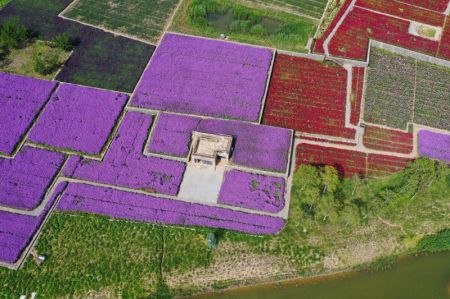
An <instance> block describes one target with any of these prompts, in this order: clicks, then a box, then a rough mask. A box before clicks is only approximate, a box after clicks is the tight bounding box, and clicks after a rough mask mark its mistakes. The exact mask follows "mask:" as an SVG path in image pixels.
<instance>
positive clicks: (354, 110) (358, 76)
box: [350, 67, 365, 126]
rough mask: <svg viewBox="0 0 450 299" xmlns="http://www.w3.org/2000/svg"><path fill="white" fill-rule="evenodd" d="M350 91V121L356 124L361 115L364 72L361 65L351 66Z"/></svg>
mask: <svg viewBox="0 0 450 299" xmlns="http://www.w3.org/2000/svg"><path fill="white" fill-rule="evenodd" d="M352 72H353V77H352V93H351V96H350V105H351V107H350V123H351V124H353V125H355V126H356V125H358V123H359V118H360V115H361V102H362V97H363V89H364V72H365V68H363V67H353V68H352Z"/></svg>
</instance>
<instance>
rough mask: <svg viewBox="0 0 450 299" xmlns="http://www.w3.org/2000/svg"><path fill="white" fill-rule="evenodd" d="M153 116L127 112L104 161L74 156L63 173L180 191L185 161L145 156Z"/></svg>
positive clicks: (148, 188) (161, 190) (147, 188)
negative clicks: (144, 151) (144, 150)
mask: <svg viewBox="0 0 450 299" xmlns="http://www.w3.org/2000/svg"><path fill="white" fill-rule="evenodd" d="M151 124H152V117H151V116H150V115H148V114H142V113H139V112H128V113H127V114H126V115H125V118H124V119H123V121H122V123H121V125H120V127H119V130H118V132H117V134H116V135H115V137H114V139H113V141H112V143H111V146H110V148H109V149H108V151H107V153H106V155H105V157H104V159H103V160H102V161H93V160H90V159H83V158H80V157H77V156H72V157H71V158H70V159H69V161H68V163H67V165H66V167H65V168H64V170H63V175H64V176H68V177H72V178H77V179H82V180H88V181H92V182H96V183H104V184H111V185H115V186H122V187H128V188H133V189H141V190H145V191H147V192H157V193H163V194H169V195H176V194H177V193H178V190H179V187H180V184H181V181H182V179H183V174H184V170H185V164H184V163H182V162H178V161H172V160H165V159H159V158H155V157H146V156H144V154H143V148H144V144H145V141H146V139H147V136H148V131H149V129H150V126H151Z"/></svg>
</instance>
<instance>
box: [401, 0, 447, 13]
mask: <svg viewBox="0 0 450 299" xmlns="http://www.w3.org/2000/svg"><path fill="white" fill-rule="evenodd" d="M399 2H404V3H408V4H411V5H416V6H419V7H423V8H426V9H430V10H434V11H439V12H444V11H445V10H446V9H447V6H448V0H433V1H430V0H400V1H399Z"/></svg>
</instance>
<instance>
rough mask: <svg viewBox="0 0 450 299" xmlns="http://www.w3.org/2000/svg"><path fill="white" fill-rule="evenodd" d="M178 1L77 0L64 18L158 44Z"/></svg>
mask: <svg viewBox="0 0 450 299" xmlns="http://www.w3.org/2000/svg"><path fill="white" fill-rule="evenodd" d="M178 2H179V0H111V1H110V0H108V1H107V0H80V1H78V2H76V4H75V5H74V6H72V7H71V8H70V9H69V10H68V11H66V13H65V14H64V16H65V17H68V18H71V19H75V20H78V21H81V22H85V23H88V24H92V25H96V26H101V27H104V28H106V29H109V30H112V31H114V32H118V33H124V34H127V35H130V36H135V37H138V38H142V39H145V40H148V41H150V42H152V43H156V42H158V40H159V38H160V36H161V34H162V32H163V31H164V28H165V27H166V25H167V22H168V21H169V19H170V17H171V15H172V13H173V11H174V10H175V8H176V6H177V4H178Z"/></svg>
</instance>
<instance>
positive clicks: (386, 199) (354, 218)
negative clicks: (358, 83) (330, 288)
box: [0, 159, 450, 298]
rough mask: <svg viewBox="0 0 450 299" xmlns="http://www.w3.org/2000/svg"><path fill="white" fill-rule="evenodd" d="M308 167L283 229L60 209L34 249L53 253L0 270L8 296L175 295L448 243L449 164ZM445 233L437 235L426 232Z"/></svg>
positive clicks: (2, 293)
mask: <svg viewBox="0 0 450 299" xmlns="http://www.w3.org/2000/svg"><path fill="white" fill-rule="evenodd" d="M300 169H301V170H300V171H299V172H297V173H296V175H295V177H294V186H293V190H292V199H291V200H292V202H291V206H290V216H289V221H288V224H287V225H286V227H285V228H284V230H283V231H282V232H280V233H279V234H278V235H275V236H251V235H246V234H241V233H236V232H230V231H225V230H212V229H206V228H195V229H192V228H182V227H175V226H171V227H168V226H160V225H152V224H147V223H140V222H134V221H124V220H113V219H110V218H107V217H103V216H96V215H88V214H84V213H81V214H79V213H77V214H66V213H61V212H56V213H55V214H53V215H52V216H51V217H50V219H49V222H48V223H47V224H46V226H45V228H44V230H43V232H42V235H41V237H40V239H39V241H38V243H37V246H36V247H35V249H34V251H35V252H36V253H38V254H43V255H45V256H47V257H48V259H47V261H45V262H44V263H43V264H41V265H37V264H36V263H35V262H34V260H33V259H32V258H31V257H29V258H28V260H27V261H26V263H25V265H24V266H23V268H21V269H20V270H18V271H12V270H7V269H0V281H1V288H0V298H18V297H19V296H20V295H21V294H27V295H28V296H30V294H31V293H32V292H37V294H38V296H40V297H42V298H55V297H58V298H60V297H70V298H72V297H78V298H79V297H89V298H111V297H114V298H116V297H123V298H170V297H171V296H173V295H182V294H189V293H192V292H198V291H205V290H211V289H215V290H217V289H221V288H224V287H227V286H230V285H234V284H240V283H246V282H255V281H257V280H258V279H259V280H261V279H274V278H280V277H296V276H301V275H309V274H317V273H322V272H329V271H334V270H342V269H348V268H349V267H354V266H357V265H359V264H365V263H367V262H370V261H374V260H377V259H378V258H379V257H380V256H386V255H396V254H402V253H411V252H417V251H438V250H446V249H448V237H449V234H448V231H446V230H445V229H446V228H448V219H447V216H448V206H449V204H450V197H449V196H448V194H450V168H448V167H447V166H446V165H445V164H439V163H437V162H435V161H432V160H426V159H420V160H418V161H416V162H414V163H413V164H411V165H410V166H409V168H408V169H406V170H405V171H402V172H400V173H398V174H396V175H393V176H391V177H389V178H386V179H382V180H373V181H369V182H365V181H362V180H359V179H357V178H355V179H347V180H344V181H340V180H339V179H337V178H336V177H335V176H334V174H333V172H332V171H331V172H326V171H323V170H321V169H318V168H313V167H311V166H304V167H302V168H300ZM440 231H441V234H440V235H439V237H436V236H434V237H433V236H431V237H425V238H423V239H422V237H423V236H425V235H430V234H434V233H437V232H440ZM208 232H214V233H215V235H216V237H217V238H218V246H217V249H215V250H212V249H209V248H208V246H207V241H206V235H207V233H208ZM330 261H333V263H330ZM364 267H367V265H365V266H364ZM369 267H373V268H377V267H379V263H375V264H370V265H369ZM158 296H159V297H158Z"/></svg>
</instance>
